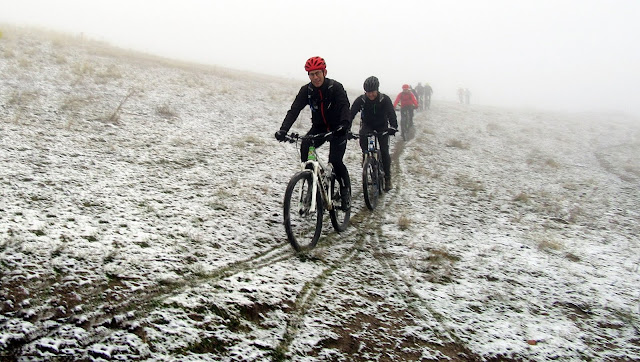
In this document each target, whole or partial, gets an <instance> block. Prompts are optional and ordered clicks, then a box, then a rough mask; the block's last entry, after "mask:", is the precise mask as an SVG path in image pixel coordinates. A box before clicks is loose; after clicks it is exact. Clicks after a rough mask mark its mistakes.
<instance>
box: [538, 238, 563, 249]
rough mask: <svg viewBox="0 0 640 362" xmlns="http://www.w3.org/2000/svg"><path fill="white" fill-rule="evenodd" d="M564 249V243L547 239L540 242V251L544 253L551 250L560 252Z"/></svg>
mask: <svg viewBox="0 0 640 362" xmlns="http://www.w3.org/2000/svg"><path fill="white" fill-rule="evenodd" d="M563 247H564V245H562V243H560V242H559V241H555V240H550V239H547V238H544V239H541V240H539V241H538V249H539V250H542V251H549V250H553V251H558V250H561V249H562V248H563Z"/></svg>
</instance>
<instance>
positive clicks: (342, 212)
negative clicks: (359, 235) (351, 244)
mask: <svg viewBox="0 0 640 362" xmlns="http://www.w3.org/2000/svg"><path fill="white" fill-rule="evenodd" d="M329 187H330V190H329V192H330V195H331V200H332V202H333V207H332V208H331V210H329V216H330V218H331V225H333V228H334V229H336V231H338V232H341V231H344V230H345V229H346V228H347V225H349V218H350V217H351V206H349V207H345V206H344V205H342V189H341V188H340V182H339V181H338V180H336V175H335V174H333V175H331V185H330V186H329ZM347 192H351V190H348V191H347ZM350 198H351V196H349V199H350Z"/></svg>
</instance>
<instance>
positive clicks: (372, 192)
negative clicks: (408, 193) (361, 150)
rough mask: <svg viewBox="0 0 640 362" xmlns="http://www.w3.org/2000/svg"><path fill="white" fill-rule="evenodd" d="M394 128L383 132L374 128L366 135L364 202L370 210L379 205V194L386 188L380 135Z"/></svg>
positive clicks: (363, 180) (388, 132)
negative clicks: (379, 146) (379, 142)
mask: <svg viewBox="0 0 640 362" xmlns="http://www.w3.org/2000/svg"><path fill="white" fill-rule="evenodd" d="M391 130H392V128H388V129H386V130H384V131H382V132H378V131H376V130H373V131H372V132H369V133H367V134H366V135H364V136H365V137H367V144H368V148H367V152H365V154H364V161H363V163H362V193H363V195H364V202H365V204H366V205H367V208H369V210H373V209H375V208H376V206H377V205H378V196H380V195H381V194H382V192H383V191H384V189H385V175H384V166H383V164H382V152H381V151H380V149H379V148H378V137H382V136H385V135H388V134H391V132H392V131H391Z"/></svg>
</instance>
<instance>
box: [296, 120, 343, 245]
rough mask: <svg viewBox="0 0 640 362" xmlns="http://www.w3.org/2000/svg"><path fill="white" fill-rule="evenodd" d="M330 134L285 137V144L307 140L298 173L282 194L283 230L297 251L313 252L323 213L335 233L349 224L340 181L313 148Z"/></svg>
mask: <svg viewBox="0 0 640 362" xmlns="http://www.w3.org/2000/svg"><path fill="white" fill-rule="evenodd" d="M332 134H333V132H328V133H323V134H318V135H312V136H300V135H298V134H297V133H290V134H288V135H286V136H285V141H287V142H290V143H294V142H296V141H302V140H309V141H311V146H310V147H309V157H308V159H307V161H305V162H302V164H301V166H302V169H301V171H298V172H297V173H296V174H294V175H293V177H291V180H290V181H289V184H288V185H287V190H286V192H285V194H284V228H285V230H286V232H287V238H288V239H289V243H291V246H292V247H293V248H294V249H295V250H296V251H297V252H300V251H302V250H306V249H313V248H314V247H315V246H316V244H317V243H318V240H319V239H320V233H321V231H322V222H323V213H324V210H327V211H329V216H330V218H331V224H332V225H333V228H334V229H335V230H336V231H338V232H341V231H344V230H345V229H346V228H347V225H348V224H349V217H350V215H351V207H350V206H345V205H343V203H342V194H341V192H342V189H341V187H340V181H339V180H338V179H336V174H335V172H334V170H333V166H332V165H331V163H327V164H326V165H325V164H324V163H323V162H322V161H321V160H320V158H319V157H318V154H317V152H316V145H317V144H319V143H320V142H323V141H324V140H327V139H329V138H330V137H331V136H332ZM348 192H351V190H348Z"/></svg>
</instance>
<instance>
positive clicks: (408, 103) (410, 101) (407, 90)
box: [393, 84, 418, 127]
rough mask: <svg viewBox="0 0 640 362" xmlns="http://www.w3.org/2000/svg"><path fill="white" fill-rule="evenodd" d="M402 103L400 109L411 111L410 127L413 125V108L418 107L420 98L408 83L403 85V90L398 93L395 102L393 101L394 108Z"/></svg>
mask: <svg viewBox="0 0 640 362" xmlns="http://www.w3.org/2000/svg"><path fill="white" fill-rule="evenodd" d="M398 103H400V109H401V110H406V111H408V112H409V127H412V126H413V110H414V109H416V108H418V100H417V99H416V96H414V95H413V92H411V87H410V86H409V85H408V84H403V85H402V92H400V93H398V96H397V97H396V100H395V102H393V108H396V107H397V106H398Z"/></svg>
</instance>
